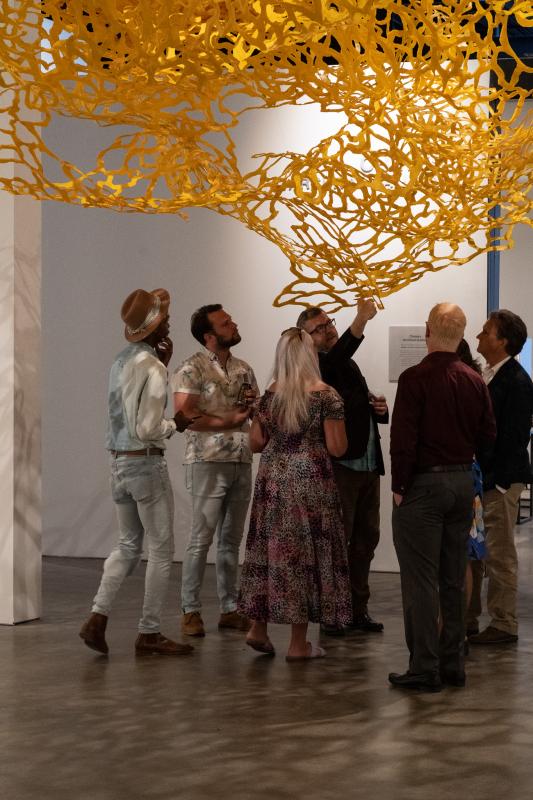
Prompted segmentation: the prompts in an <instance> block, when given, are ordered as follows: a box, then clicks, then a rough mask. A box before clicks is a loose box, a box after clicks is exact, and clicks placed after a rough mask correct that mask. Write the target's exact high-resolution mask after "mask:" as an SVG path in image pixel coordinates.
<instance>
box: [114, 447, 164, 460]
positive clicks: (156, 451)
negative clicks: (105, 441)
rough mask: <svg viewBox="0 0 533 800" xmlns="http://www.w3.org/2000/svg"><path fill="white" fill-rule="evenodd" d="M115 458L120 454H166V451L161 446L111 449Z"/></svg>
mask: <svg viewBox="0 0 533 800" xmlns="http://www.w3.org/2000/svg"><path fill="white" fill-rule="evenodd" d="M109 452H110V453H111V455H112V456H113V457H114V458H118V457H119V456H164V455H165V451H164V450H161V448H160V447H146V448H145V449H144V450H110V451H109Z"/></svg>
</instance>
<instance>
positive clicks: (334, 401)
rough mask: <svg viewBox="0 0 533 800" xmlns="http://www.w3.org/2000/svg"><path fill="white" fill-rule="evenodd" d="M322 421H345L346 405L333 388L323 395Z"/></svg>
mask: <svg viewBox="0 0 533 800" xmlns="http://www.w3.org/2000/svg"><path fill="white" fill-rule="evenodd" d="M322 419H344V403H343V401H342V399H341V397H340V395H339V394H338V393H337V392H336V391H335V389H332V388H331V387H330V388H329V389H327V390H326V391H324V392H323V394H322Z"/></svg>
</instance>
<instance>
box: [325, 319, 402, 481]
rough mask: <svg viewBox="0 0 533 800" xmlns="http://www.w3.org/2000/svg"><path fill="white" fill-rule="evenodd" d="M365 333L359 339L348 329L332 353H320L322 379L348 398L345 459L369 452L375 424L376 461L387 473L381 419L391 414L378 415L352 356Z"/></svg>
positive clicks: (345, 398)
mask: <svg viewBox="0 0 533 800" xmlns="http://www.w3.org/2000/svg"><path fill="white" fill-rule="evenodd" d="M364 338H365V337H364V336H362V337H361V338H360V339H357V338H356V337H355V336H353V335H352V333H351V331H350V329H349V328H348V330H346V331H345V332H344V333H343V334H342V336H341V337H340V338H339V340H338V341H337V343H336V344H335V345H334V346H333V347H332V348H331V350H330V351H329V352H328V353H319V355H318V359H319V362H320V372H321V375H322V380H323V381H324V382H325V383H328V384H329V385H330V386H333V388H334V389H336V390H337V391H338V393H339V394H340V396H341V397H342V399H343V400H344V415H345V420H346V433H347V436H348V449H347V451H346V453H345V454H344V455H343V456H342V457H341V459H349V458H361V456H363V455H364V454H365V452H366V448H367V445H368V437H369V435H370V425H371V424H372V425H373V426H374V431H375V440H376V465H377V471H378V472H379V474H380V475H384V474H385V469H384V466H383V454H382V452H381V444H380V441H379V440H380V436H379V432H378V426H377V423H378V422H380V423H383V422H388V421H389V415H388V414H382V415H381V416H378V415H377V414H375V412H374V410H373V408H372V406H371V405H370V404H369V402H368V386H367V385H366V381H365V379H364V377H363V375H362V373H361V370H360V369H359V367H358V366H357V364H356V363H355V361H353V360H352V356H353V354H354V353H355V351H356V350H357V348H358V347H359V345H360V344H361V342H362V341H363V339H364Z"/></svg>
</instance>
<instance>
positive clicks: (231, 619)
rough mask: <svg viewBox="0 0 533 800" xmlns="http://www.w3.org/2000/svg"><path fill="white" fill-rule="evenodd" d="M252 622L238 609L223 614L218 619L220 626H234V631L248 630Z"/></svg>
mask: <svg viewBox="0 0 533 800" xmlns="http://www.w3.org/2000/svg"><path fill="white" fill-rule="evenodd" d="M251 624H252V623H251V622H250V620H249V619H248V617H245V616H244V614H239V612H238V611H228V613H227V614H221V615H220V619H219V621H218V627H219V628H220V629H222V628H232V629H233V630H234V631H248V630H249V629H250V627H251Z"/></svg>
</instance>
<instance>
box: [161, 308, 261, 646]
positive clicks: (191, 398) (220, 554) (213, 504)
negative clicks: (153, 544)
mask: <svg viewBox="0 0 533 800" xmlns="http://www.w3.org/2000/svg"><path fill="white" fill-rule="evenodd" d="M191 333H192V335H193V336H194V338H195V339H196V340H197V341H198V342H200V344H202V345H203V346H204V347H205V350H202V351H200V352H198V353H195V354H194V355H193V356H191V357H190V358H188V359H186V361H184V362H183V364H182V365H181V366H180V368H179V369H178V370H177V371H176V372H175V373H174V375H173V377H172V390H173V392H174V407H175V409H176V411H178V410H180V411H182V412H183V413H184V414H186V415H188V416H192V417H194V416H196V415H198V414H201V415H202V416H201V418H200V419H199V420H197V421H196V422H194V423H193V424H192V425H191V426H190V428H189V430H188V431H187V439H186V448H185V469H186V478H185V481H186V486H187V490H188V491H189V493H190V495H191V498H192V526H191V535H190V539H189V543H188V545H187V550H186V553H185V559H184V562H183V575H182V590H181V599H182V610H183V617H182V622H181V626H182V631H183V633H184V634H186V635H188V636H205V629H204V623H203V620H202V617H201V610H202V604H201V601H200V590H201V586H202V579H203V575H204V570H205V564H206V559H207V553H208V551H209V548H210V546H211V543H212V541H213V537H214V534H215V532H216V533H217V554H216V571H217V589H218V596H219V600H220V612H221V613H220V619H219V622H218V627H219V628H233V629H236V630H247V629H248V620H247V619H246V618H245V617H243V616H242V615H240V614H239V613H238V612H237V610H236V609H237V594H238V590H237V569H238V561H239V545H240V543H241V539H242V535H243V530H244V523H245V519H246V513H247V511H248V505H249V502H250V496H251V487H252V452H251V450H250V445H249V428H250V422H249V417H250V413H251V403H252V401H253V399H254V398H255V396H256V395H257V391H258V387H257V381H256V379H255V375H254V373H253V370H252V368H251V367H250V366H249V365H248V364H247V363H246V362H245V361H241V360H240V359H238V358H235V357H234V356H232V354H231V348H232V347H233V346H234V345H236V344H239V342H240V341H241V337H240V335H239V330H238V327H237V325H236V324H235V323H234V322H233V320H232V318H231V316H230V315H229V314H228V313H227V312H226V311H224V309H223V308H222V306H221V305H218V304H217V305H207V306H202V307H201V308H199V309H198V310H197V311H195V312H194V314H193V315H192V318H191ZM243 384H244V386H243ZM192 409H194V413H192Z"/></svg>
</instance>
